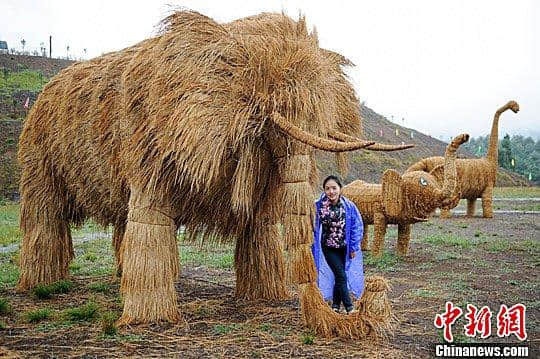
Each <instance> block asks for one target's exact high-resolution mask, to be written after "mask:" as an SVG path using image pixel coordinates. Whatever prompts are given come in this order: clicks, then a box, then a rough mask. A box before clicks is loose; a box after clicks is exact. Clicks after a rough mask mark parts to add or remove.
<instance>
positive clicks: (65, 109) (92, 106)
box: [18, 11, 399, 333]
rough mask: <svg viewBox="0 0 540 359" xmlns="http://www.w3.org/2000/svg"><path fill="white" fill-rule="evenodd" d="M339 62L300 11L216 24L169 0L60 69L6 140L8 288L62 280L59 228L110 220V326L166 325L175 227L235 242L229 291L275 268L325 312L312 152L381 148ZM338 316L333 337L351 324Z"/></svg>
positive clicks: (255, 290) (265, 278)
mask: <svg viewBox="0 0 540 359" xmlns="http://www.w3.org/2000/svg"><path fill="white" fill-rule="evenodd" d="M346 65H350V62H349V61H348V60H346V59H345V58H344V57H343V56H341V55H339V54H336V53H334V52H331V51H327V50H324V49H321V48H320V47H319V45H318V40H317V36H316V34H315V32H312V33H309V31H308V30H307V27H306V22H305V19H304V18H300V19H299V20H298V21H294V20H292V19H290V18H289V17H287V16H285V15H283V14H261V15H259V16H254V17H249V18H244V19H240V20H238V21H233V22H231V23H228V24H218V23H217V22H215V21H214V20H212V19H211V18H208V17H206V16H203V15H201V14H198V13H196V12H190V11H179V12H175V13H173V14H172V15H170V16H169V17H167V18H166V19H165V20H164V21H163V22H162V23H161V30H160V32H159V33H158V34H157V35H156V36H155V37H153V38H150V39H147V40H145V41H142V42H140V43H138V44H136V45H134V46H132V47H129V48H126V49H124V50H121V51H118V52H113V53H109V54H105V55H103V56H100V57H98V58H95V59H92V60H90V61H86V62H80V63H76V64H74V65H72V66H70V67H69V68H67V69H65V70H63V71H61V72H60V73H59V74H58V75H57V76H56V77H54V78H53V79H52V80H51V81H50V82H49V83H48V84H47V85H46V86H45V88H44V90H43V92H42V93H41V94H40V96H39V98H38V100H37V101H36V104H35V105H34V106H33V108H32V110H31V112H30V114H29V116H28V118H27V120H26V121H25V125H24V129H23V133H22V135H21V139H20V146H19V161H20V164H21V167H22V179H21V194H22V210H21V228H22V230H23V232H24V238H23V242H22V251H21V278H20V281H19V285H18V287H19V289H21V290H27V289H29V288H31V287H33V286H35V285H36V284H39V283H49V282H53V281H55V280H58V279H61V278H63V277H65V276H66V275H67V267H68V264H69V261H70V260H71V259H72V257H73V250H72V247H71V236H70V234H69V225H70V224H75V225H78V224H82V223H83V222H84V221H85V220H86V219H88V218H93V219H94V220H95V221H96V222H97V223H99V224H101V225H104V226H106V225H113V226H114V227H115V230H114V241H113V243H114V248H115V254H116V258H117V263H118V271H119V272H121V273H122V283H121V291H122V295H123V297H124V312H123V315H122V318H121V319H120V322H121V323H134V322H150V321H159V320H167V321H175V320H178V319H179V318H180V313H179V312H178V310H177V305H176V299H177V294H176V292H175V290H174V282H175V280H176V277H177V275H178V253H177V249H176V248H177V247H176V242H175V230H176V229H177V228H178V227H179V226H181V225H182V226H185V228H186V231H187V233H188V236H189V237H190V238H202V240H204V241H208V240H220V241H226V242H235V243H236V251H235V268H236V275H237V288H236V295H237V296H238V297H240V298H246V299H255V298H257V299H270V300H277V299H283V298H287V297H288V293H287V290H286V273H287V272H288V273H289V276H290V277H292V278H294V282H295V283H298V284H301V287H302V288H304V290H302V293H304V294H305V295H303V296H302V303H306V304H307V303H310V304H309V305H303V307H302V310H303V313H304V314H305V315H304V317H305V318H321V320H325V319H324V317H325V316H326V315H327V314H328V308H327V307H326V305H325V304H324V303H323V302H322V301H320V300H319V299H317V298H318V297H316V295H315V294H314V293H312V292H316V287H315V284H314V268H313V258H312V256H311V254H310V253H309V250H308V248H309V246H310V244H311V242H312V228H311V212H312V211H313V203H312V199H313V184H314V183H316V180H317V171H316V166H315V161H314V156H313V152H314V148H315V149H320V150H325V151H334V152H338V153H339V152H340V151H346V150H355V149H360V148H363V147H366V146H370V148H372V149H374V150H375V149H381V148H382V149H384V150H392V149H396V147H392V146H384V145H379V144H373V142H370V141H365V140H362V139H361V138H362V137H363V135H362V132H361V119H360V114H359V109H360V108H359V103H358V99H357V98H356V96H355V94H354V90H353V88H352V86H351V85H350V83H349V82H348V81H347V78H346V75H345V74H344V72H343V69H342V67H343V66H346ZM340 134H341V135H340ZM335 136H338V137H339V136H351V138H348V139H345V140H343V139H339V140H334V139H332V138H334V137H335ZM397 149H399V148H397ZM280 222H281V223H283V225H284V231H285V233H286V235H285V241H284V247H285V248H286V249H287V250H288V251H289V257H290V258H291V263H290V265H289V266H288V268H289V269H288V270H286V269H285V265H284V260H283V255H282V247H283V243H282V240H281V236H280V235H279V232H278V230H277V227H276V226H277V225H278V224H279V223H280ZM306 288H311V291H310V290H307V289H306ZM310 293H311V294H310ZM312 294H313V298H308V297H307V296H310V295H312ZM329 315H332V314H331V313H330V314H329ZM310 320H313V319H310ZM347 320H348V321H346V322H343V323H349V324H337V325H338V326H340V325H341V327H340V328H341V329H339V330H338V332H339V333H345V332H347V333H349V331H350V332H351V333H356V331H355V330H356V329H354V328H352V327H350V326H351V325H352V324H355V323H356V322H355V323H351V322H350V319H347ZM309 323H311V321H309V322H308V324H309ZM363 325H364V324H363ZM345 328H349V329H345ZM362 333H363V332H362Z"/></svg>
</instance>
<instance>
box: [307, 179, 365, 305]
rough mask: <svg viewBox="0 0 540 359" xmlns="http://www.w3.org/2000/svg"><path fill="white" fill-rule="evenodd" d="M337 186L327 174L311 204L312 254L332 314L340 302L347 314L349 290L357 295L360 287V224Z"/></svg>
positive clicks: (361, 285)
mask: <svg viewBox="0 0 540 359" xmlns="http://www.w3.org/2000/svg"><path fill="white" fill-rule="evenodd" d="M341 188H342V185H341V182H340V180H339V179H338V177H336V176H328V177H326V179H325V180H324V181H323V189H324V193H322V194H321V197H320V199H319V200H318V201H317V202H316V203H315V207H316V216H315V226H314V237H315V238H314V245H313V257H314V259H315V265H316V267H317V274H318V275H317V284H318V286H319V288H320V290H321V292H322V295H323V297H324V299H325V300H330V299H332V309H333V310H334V311H335V312H336V313H339V311H340V306H341V303H343V306H344V307H345V310H346V311H347V313H348V314H350V313H354V312H355V311H356V310H355V309H354V306H353V303H352V301H351V297H350V295H349V291H351V292H352V293H353V294H354V296H355V297H356V298H360V296H361V295H362V292H363V290H364V270H363V263H362V252H361V251H360V242H361V240H362V235H363V232H364V224H363V222H362V217H361V216H360V212H359V211H358V209H357V208H356V206H355V205H354V203H353V202H351V201H349V200H348V199H347V198H345V197H344V196H342V195H341ZM321 254H322V255H321Z"/></svg>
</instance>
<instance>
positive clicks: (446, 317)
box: [435, 302, 463, 343]
mask: <svg viewBox="0 0 540 359" xmlns="http://www.w3.org/2000/svg"><path fill="white" fill-rule="evenodd" d="M461 314H463V310H461V308H460V307H454V304H453V303H452V302H446V311H445V312H444V313H443V314H437V315H436V316H435V326H436V327H437V328H444V332H443V335H444V340H446V341H447V342H450V343H451V342H453V341H454V337H453V336H452V325H453V324H454V323H455V322H456V320H457V319H458V318H459V317H460V316H461Z"/></svg>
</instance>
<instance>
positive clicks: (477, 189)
mask: <svg viewBox="0 0 540 359" xmlns="http://www.w3.org/2000/svg"><path fill="white" fill-rule="evenodd" d="M506 110H512V112H514V113H517V112H518V111H519V105H518V103H517V102H515V101H509V102H508V103H507V104H505V105H504V106H503V107H501V108H499V109H498V110H497V111H496V112H495V115H494V118H493V123H492V126H491V135H490V138H489V147H488V151H487V154H486V157H485V158H473V159H458V160H456V168H457V174H458V181H457V185H458V190H459V193H460V197H459V198H463V199H466V200H467V216H468V217H472V216H474V212H475V205H476V199H477V198H482V214H483V216H484V218H492V217H493V204H492V203H493V187H495V181H496V179H497V168H498V166H499V159H498V138H499V137H498V136H499V117H500V116H501V114H502V113H503V112H505V111H506ZM443 163H444V158H443V157H440V156H435V157H428V158H424V159H422V160H420V161H418V162H416V163H414V164H413V165H411V166H410V167H409V168H408V169H407V170H406V171H405V173H407V172H412V171H427V172H429V171H432V170H433V169H435V168H436V167H437V166H441V165H442V164H443ZM440 179H441V176H440V174H439V180H440ZM458 204H459V200H458V201H455V202H453V203H451V204H449V205H447V206H444V207H441V217H449V216H450V209H452V208H454V207H456V206H457V205H458Z"/></svg>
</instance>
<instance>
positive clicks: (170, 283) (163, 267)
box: [118, 186, 181, 325]
mask: <svg viewBox="0 0 540 359" xmlns="http://www.w3.org/2000/svg"><path fill="white" fill-rule="evenodd" d="M172 212H173V211H172V209H171V208H170V207H169V206H168V205H167V204H166V203H156V201H154V198H153V197H151V196H149V195H148V194H146V193H144V192H142V191H140V190H139V189H138V188H137V187H134V186H131V194H130V199H129V211H128V219H127V224H126V230H125V234H124V238H123V239H122V245H121V249H120V252H121V259H122V279H121V281H120V292H121V294H122V297H123V299H124V310H123V313H122V316H121V317H120V319H119V320H118V324H119V325H124V324H130V323H147V322H157V321H162V320H163V321H169V322H175V321H178V320H179V319H180V317H181V315H180V312H179V310H178V306H177V295H176V290H175V286H174V284H175V280H176V279H177V277H178V273H179V260H178V247H177V244H176V236H175V230H176V225H175V223H174V220H173V218H174V216H173V213H172Z"/></svg>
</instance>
